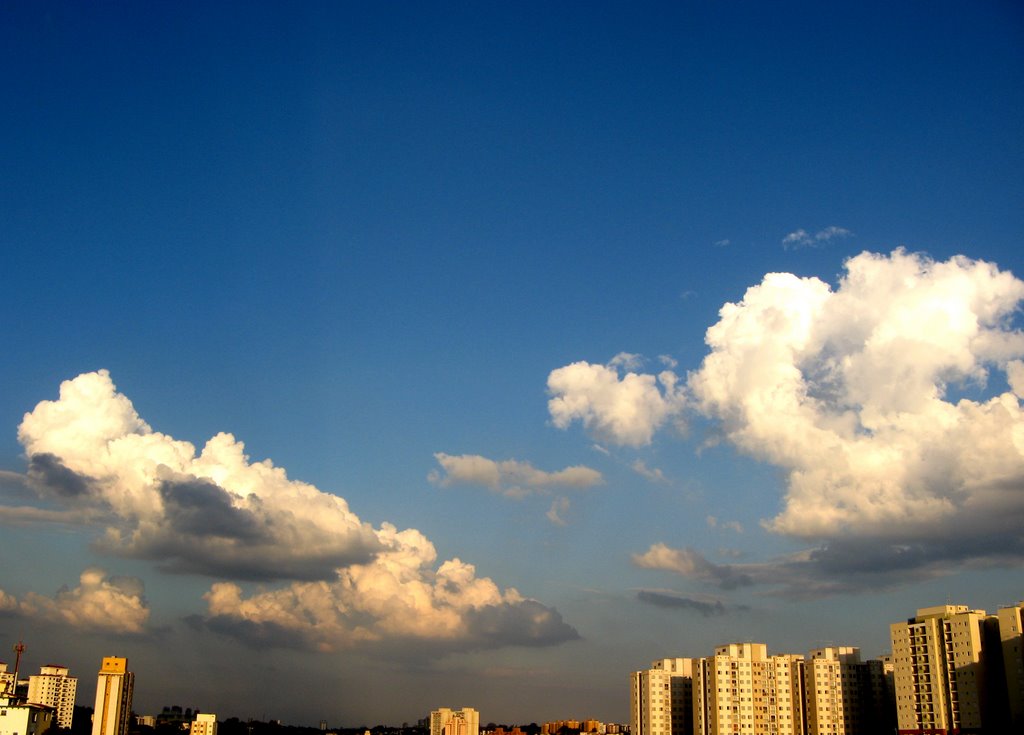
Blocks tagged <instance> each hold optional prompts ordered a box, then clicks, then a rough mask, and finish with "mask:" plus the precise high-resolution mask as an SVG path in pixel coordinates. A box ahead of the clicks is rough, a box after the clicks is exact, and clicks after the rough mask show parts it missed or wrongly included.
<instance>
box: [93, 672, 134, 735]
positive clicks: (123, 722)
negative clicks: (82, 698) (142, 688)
mask: <svg viewBox="0 0 1024 735" xmlns="http://www.w3.org/2000/svg"><path fill="white" fill-rule="evenodd" d="M134 689H135V674H133V673H132V672H130V671H128V659H126V658H118V657H117V656H108V657H106V658H104V659H103V665H102V666H101V667H100V674H99V678H98V680H97V682H96V707H95V709H94V710H93V716H92V735H128V726H129V724H130V720H131V713H132V692H133V691H134Z"/></svg>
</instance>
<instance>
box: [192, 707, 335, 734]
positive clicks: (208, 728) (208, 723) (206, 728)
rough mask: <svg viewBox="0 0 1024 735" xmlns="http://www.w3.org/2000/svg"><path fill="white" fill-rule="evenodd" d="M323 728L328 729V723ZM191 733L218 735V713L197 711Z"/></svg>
mask: <svg viewBox="0 0 1024 735" xmlns="http://www.w3.org/2000/svg"><path fill="white" fill-rule="evenodd" d="M323 729H325V730H326V729H327V727H326V725H325V726H324V728H323ZM189 735H217V715H215V714H212V713H209V712H196V718H195V719H194V720H192V724H191V725H190V726H189Z"/></svg>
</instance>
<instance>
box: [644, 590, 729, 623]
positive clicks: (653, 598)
mask: <svg viewBox="0 0 1024 735" xmlns="http://www.w3.org/2000/svg"><path fill="white" fill-rule="evenodd" d="M636 598H637V599H638V600H640V602H645V603H647V604H648V605H654V606H655V607H660V608H665V609H668V610H682V611H686V612H696V613H698V614H700V615H702V616H703V617H705V618H712V617H721V616H722V615H726V614H728V613H729V612H730V611H729V609H728V608H726V606H725V605H724V604H723V603H722V601H721V600H716V599H697V598H694V597H684V596H683V595H680V594H677V593H675V592H668V591H665V590H640V591H639V592H637V594H636ZM733 609H735V610H748V609H749V608H748V607H746V606H745V605H741V606H738V607H735V608H733Z"/></svg>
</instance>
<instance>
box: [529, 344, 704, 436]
mask: <svg viewBox="0 0 1024 735" xmlns="http://www.w3.org/2000/svg"><path fill="white" fill-rule="evenodd" d="M623 355H628V353H619V355H616V357H614V358H613V359H612V360H611V361H610V362H609V363H608V364H607V365H595V364H592V363H589V362H574V363H572V364H571V365H566V366H564V367H560V368H558V369H556V370H552V371H551V373H550V374H549V375H548V392H549V393H550V394H551V399H550V400H549V401H548V412H549V413H550V415H551V420H552V423H554V425H555V426H556V427H558V428H559V429H567V428H568V427H569V425H570V424H572V423H573V421H576V420H579V421H581V422H582V424H583V428H584V429H586V430H587V431H589V432H590V433H591V434H592V435H594V436H595V437H597V438H599V439H602V440H606V441H610V442H613V443H615V444H619V445H626V446H633V447H639V446H643V445H645V444H650V443H651V438H652V437H653V435H654V433H655V431H657V430H658V429H659V428H661V427H662V426H663V425H664V424H666V423H669V422H671V423H673V424H674V425H676V426H677V427H678V426H680V422H681V421H682V411H683V408H684V406H685V403H686V398H685V394H684V388H683V386H682V385H681V384H680V383H679V376H677V375H676V374H675V373H674V372H672V371H671V370H663V371H662V372H660V373H658V375H656V376H655V375H649V374H643V373H635V372H632V371H627V372H626V373H625V375H622V374H621V371H620V367H624V366H626V365H635V364H636V363H637V360H636V359H635V358H636V356H635V355H629V357H628V358H624V357H623Z"/></svg>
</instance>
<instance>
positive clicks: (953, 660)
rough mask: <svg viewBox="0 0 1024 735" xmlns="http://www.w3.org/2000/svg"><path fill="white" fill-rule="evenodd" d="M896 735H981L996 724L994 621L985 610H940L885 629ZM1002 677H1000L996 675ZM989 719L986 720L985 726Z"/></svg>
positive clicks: (944, 607) (930, 609)
mask: <svg viewBox="0 0 1024 735" xmlns="http://www.w3.org/2000/svg"><path fill="white" fill-rule="evenodd" d="M889 630H890V634H891V638H892V657H893V678H894V682H895V689H896V718H897V725H898V728H899V731H900V733H905V734H906V735H914V734H917V735H946V734H947V733H960V732H980V731H982V730H983V729H988V728H991V727H992V725H993V724H994V723H993V722H992V721H991V720H993V716H994V713H992V712H990V711H989V710H990V705H991V704H993V703H992V702H991V701H990V698H989V692H988V689H989V687H988V682H987V681H986V679H987V677H988V675H989V674H990V673H994V672H989V671H987V668H988V666H987V663H988V662H987V661H986V658H987V657H986V656H985V652H986V648H987V647H988V646H987V645H986V639H987V638H991V636H992V633H993V632H995V633H996V637H995V640H996V644H997V645H998V622H996V618H995V617H994V616H992V617H990V616H988V615H986V613H985V611H984V610H970V609H968V608H967V606H966V605H939V606H936V607H926V608H922V609H920V610H918V611H917V615H916V617H913V618H911V619H909V620H907V621H906V622H904V623H893V624H892V625H890V626H889ZM999 674H1000V676H1002V672H1001V671H1000V672H999ZM987 720H988V721H987Z"/></svg>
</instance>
